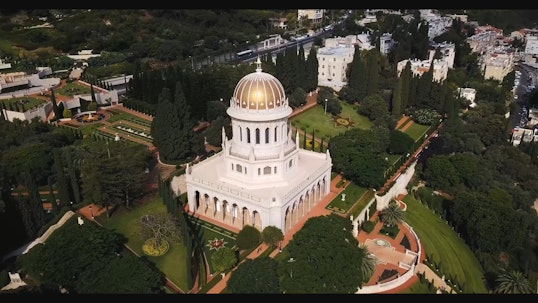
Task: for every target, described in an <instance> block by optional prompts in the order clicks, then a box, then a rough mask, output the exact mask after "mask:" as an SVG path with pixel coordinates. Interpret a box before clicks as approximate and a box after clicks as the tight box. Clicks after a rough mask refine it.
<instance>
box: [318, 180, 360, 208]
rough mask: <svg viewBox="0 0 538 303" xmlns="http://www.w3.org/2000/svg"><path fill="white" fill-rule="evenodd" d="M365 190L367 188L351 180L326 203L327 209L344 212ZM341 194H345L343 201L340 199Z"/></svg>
mask: <svg viewBox="0 0 538 303" xmlns="http://www.w3.org/2000/svg"><path fill="white" fill-rule="evenodd" d="M367 191H368V189H366V188H364V187H360V186H358V185H356V184H355V183H353V182H352V183H349V185H348V186H347V187H346V188H345V189H344V190H343V191H342V193H341V194H340V195H338V196H336V197H335V198H334V199H333V200H332V201H331V203H329V205H327V209H329V210H332V211H336V212H340V213H346V212H347V211H348V210H349V209H350V208H351V207H352V206H353V205H354V204H355V203H357V201H358V200H359V199H360V198H361V197H362V196H363V195H364V194H365V193H366V192H367ZM342 194H345V195H346V198H345V201H342Z"/></svg>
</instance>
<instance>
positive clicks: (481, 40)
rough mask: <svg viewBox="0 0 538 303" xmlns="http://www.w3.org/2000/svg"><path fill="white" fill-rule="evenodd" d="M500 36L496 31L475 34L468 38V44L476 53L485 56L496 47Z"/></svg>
mask: <svg viewBox="0 0 538 303" xmlns="http://www.w3.org/2000/svg"><path fill="white" fill-rule="evenodd" d="M498 38H499V34H498V33H497V32H494V31H486V32H481V33H478V34H474V35H472V36H471V37H469V38H467V43H468V44H469V46H470V47H471V51H472V52H474V53H479V54H483V53H485V52H486V51H487V49H488V48H491V47H495V45H496V42H497V39H498Z"/></svg>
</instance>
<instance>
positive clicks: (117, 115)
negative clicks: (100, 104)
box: [107, 109, 151, 127]
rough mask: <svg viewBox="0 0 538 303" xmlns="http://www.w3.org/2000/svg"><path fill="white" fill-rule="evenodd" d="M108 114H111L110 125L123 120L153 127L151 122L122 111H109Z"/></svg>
mask: <svg viewBox="0 0 538 303" xmlns="http://www.w3.org/2000/svg"><path fill="white" fill-rule="evenodd" d="M107 112H109V113H110V118H108V120H107V121H108V122H110V123H114V122H117V121H121V120H127V121H129V122H133V123H136V124H140V125H141V126H145V127H151V121H148V120H144V119H141V118H139V117H137V116H134V115H132V114H129V113H127V112H124V111H120V110H113V109H107Z"/></svg>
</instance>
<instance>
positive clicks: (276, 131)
mask: <svg viewBox="0 0 538 303" xmlns="http://www.w3.org/2000/svg"><path fill="white" fill-rule="evenodd" d="M277 134H278V126H275V142H276V141H278V140H277Z"/></svg>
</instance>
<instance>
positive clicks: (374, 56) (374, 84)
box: [365, 48, 380, 96]
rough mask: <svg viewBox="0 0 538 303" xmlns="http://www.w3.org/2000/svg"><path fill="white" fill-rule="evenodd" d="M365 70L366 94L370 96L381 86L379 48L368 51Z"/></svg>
mask: <svg viewBox="0 0 538 303" xmlns="http://www.w3.org/2000/svg"><path fill="white" fill-rule="evenodd" d="M365 61H366V66H365V72H366V77H367V82H366V83H367V84H366V85H365V91H366V92H365V93H366V95H365V96H370V95H372V94H374V93H376V92H377V91H378V86H379V70H380V67H379V54H378V51H377V49H375V48H374V49H371V50H369V51H368V52H367V53H366V60H365Z"/></svg>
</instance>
